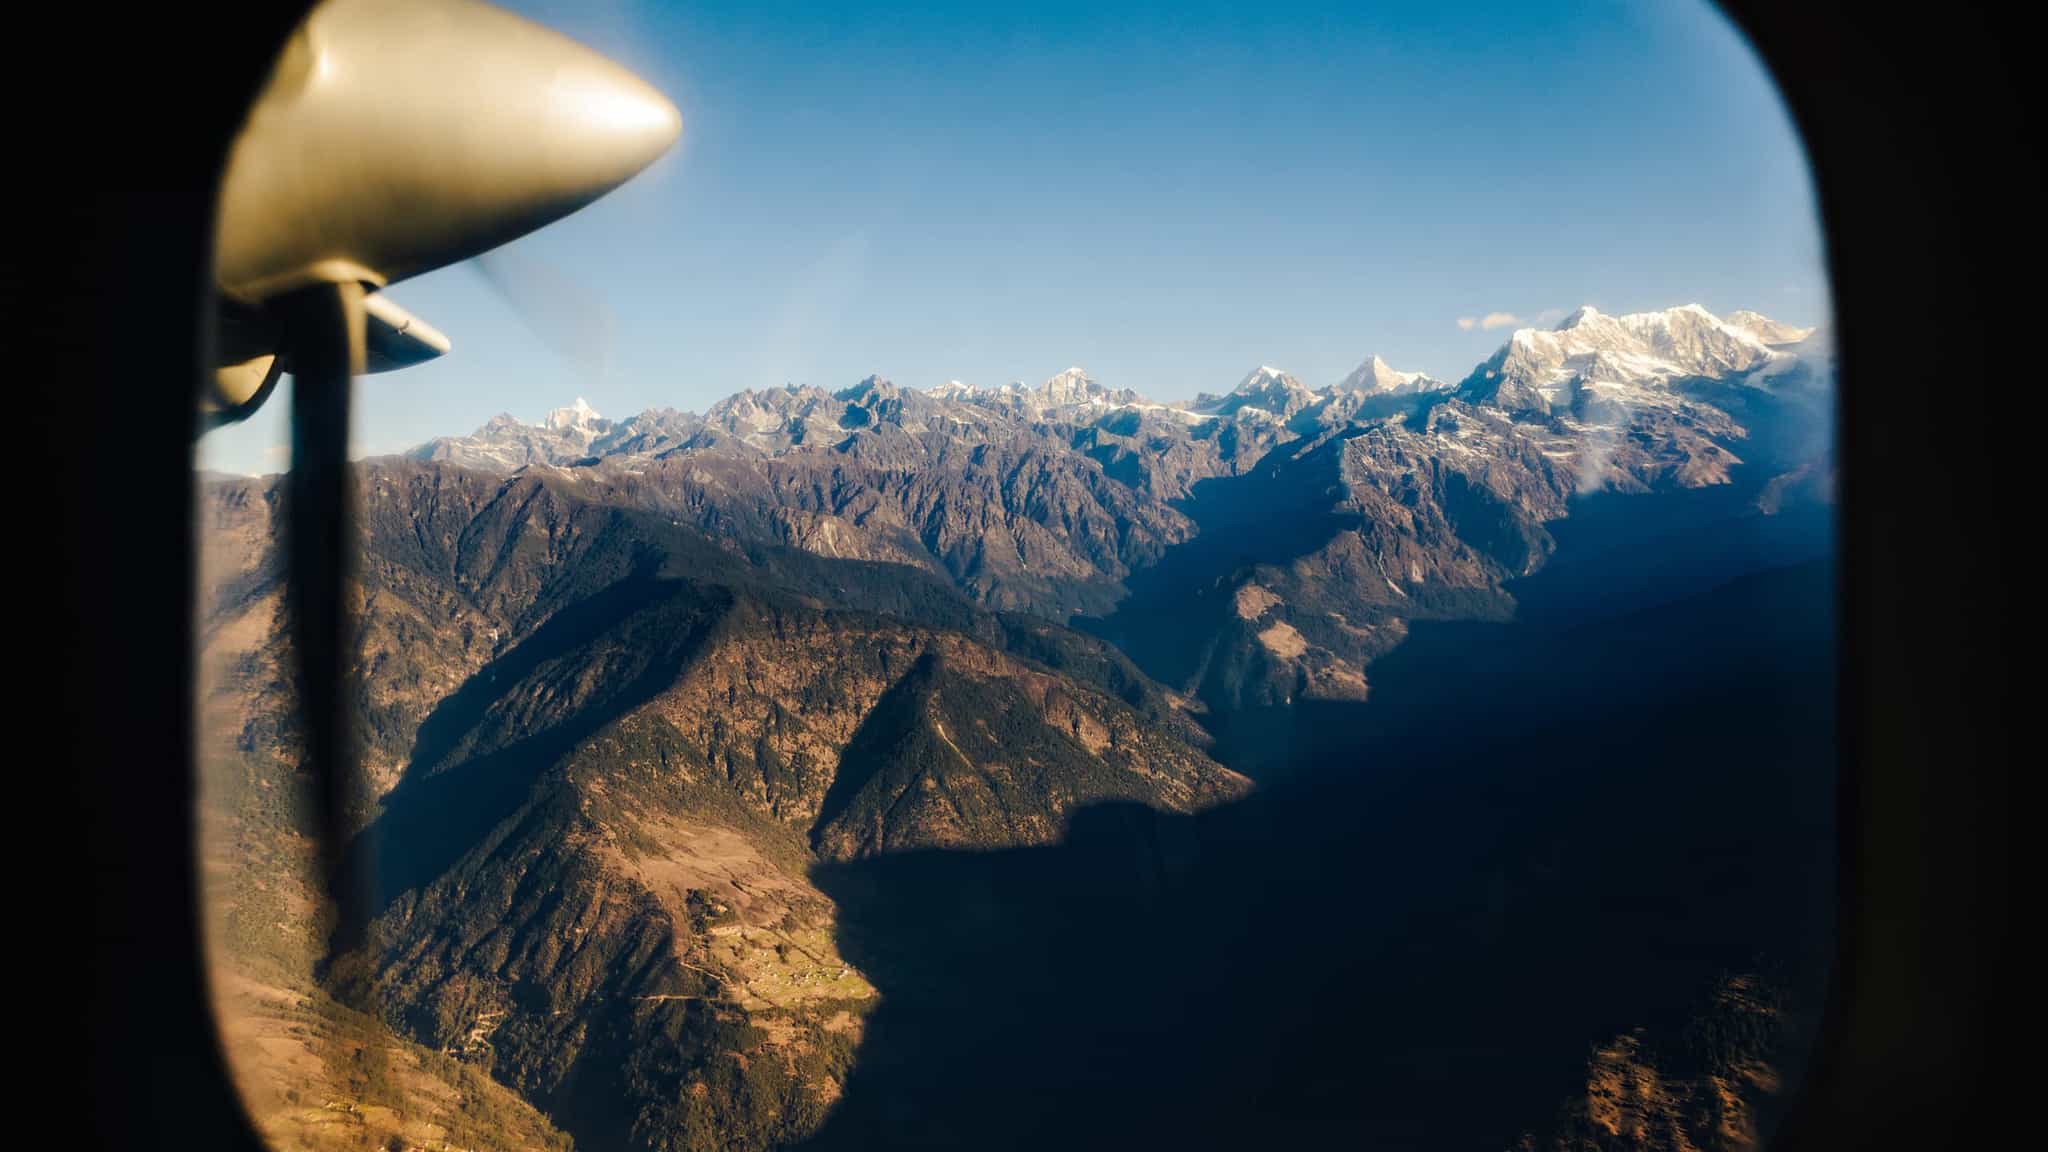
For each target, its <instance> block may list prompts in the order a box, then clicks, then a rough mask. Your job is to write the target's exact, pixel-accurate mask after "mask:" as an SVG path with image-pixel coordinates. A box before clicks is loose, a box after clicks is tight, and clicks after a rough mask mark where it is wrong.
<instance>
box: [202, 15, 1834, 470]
mask: <svg viewBox="0 0 2048 1152" xmlns="http://www.w3.org/2000/svg"><path fill="white" fill-rule="evenodd" d="M508 6H509V7H512V8H514V9H515V10H517V11H520V12H523V13H525V14H527V15H529V16H531V17H533V18H534V19H537V20H539V21H541V22H542V23H545V24H548V25H549V26H551V27H553V28H556V29H557V30H559V31H562V32H564V33H566V34H568V35H570V36H572V37H574V38H576V39H578V40H581V41H583V42H584V43H587V44H589V45H591V46H593V47H595V48H598V49H599V50H601V51H603V52H605V53H606V54H607V55H610V56H612V57H613V58H615V59H617V60H619V61H621V62H623V63H625V64H627V65H628V66H630V67H632V68H633V69H635V70H636V71H638V72H640V73H641V74H642V75H643V76H645V77H646V78H648V79H649V80H650V81H652V82H654V83H655V84H656V85H657V86H658V87H660V88H661V89H662V90H663V91H665V92H667V93H668V94H669V95H670V97H671V98H672V99H674V100H675V102H676V104H677V105H678V107H680V108H681V109H682V113H683V141H682V143H681V144H680V145H679V146H678V147H677V148H676V149H675V150H674V151H673V152H671V153H670V154H669V155H668V156H667V157H665V158H663V159H662V160H661V161H660V162H658V163H657V164H656V165H655V167H653V168H651V169H649V170H648V171H647V172H646V173H643V174H642V175H641V176H640V177H639V178H637V179H636V180H635V181H634V182H632V183H631V184H628V185H627V186H626V187H624V188H622V189H620V190H619V191H617V192H615V193H613V194H612V195H611V196H609V197H607V198H606V199H604V200H601V201H599V202H598V203H597V204H595V205H592V206H591V207H589V208H587V209H585V210H584V211H583V212H581V213H579V214H577V215H575V216H572V217H570V218H568V219H566V220H563V221H561V222H559V223H557V224H555V225H552V226H550V227H549V228H547V229H544V230H542V231H541V232H539V233H536V234H534V235H532V236H529V237H527V238H525V239H523V240H521V241H518V242H516V243H515V244H513V245H511V246H508V247H507V248H506V249H504V250H502V254H501V256H500V258H499V261H498V270H499V273H500V274H499V276H498V278H497V279H498V281H499V283H500V284H501V285H509V286H510V288H511V290H512V292H513V293H515V294H517V295H519V296H521V297H523V298H525V299H526V300H527V302H528V308H527V310H528V311H529V312H537V313H538V314H540V315H543V316H547V317H552V319H550V320H547V321H546V322H544V323H543V324H541V325H536V326H529V324H528V323H527V322H525V321H522V320H521V318H520V312H519V311H518V310H516V309H515V308H514V307H512V305H511V304H510V303H509V302H508V300H507V298H506V292H505V290H504V289H503V288H501V287H498V286H494V284H493V283H492V281H491V280H488V279H486V278H485V277H484V276H482V275H480V274H479V273H478V271H477V270H476V269H475V268H473V267H470V266H467V265H465V266H459V267H455V268H450V269H445V270H442V271H440V272H436V273H433V274H430V275H428V276H425V277H421V278H420V279H418V280H414V281H408V282H405V283H401V284H398V285H395V286H394V287H393V288H392V289H391V295H392V297H393V298H394V299H396V300H397V301H399V302H400V303H402V304H404V305H405V306H407V307H408V308H410V309H412V310H413V311H414V312H416V313H418V314H419V315H420V316H422V317H424V318H425V319H427V320H428V321H429V322H431V323H433V324H434V325H435V326H437V327H439V328H440V329H441V330H442V331H444V332H446V333H447V334H448V335H449V336H450V337H451V339H452V340H453V341H454V345H455V348H454V351H453V352H452V353H451V354H450V355H449V356H447V357H445V358H443V359H442V360H440V361H437V362H435V363H432V364H428V365H424V366H422V367H419V368H414V369H410V370H408V371H405V372H402V373H394V374H390V375H384V376H377V377H371V378H368V379H366V380H365V381H364V382H363V384H362V385H361V387H360V389H359V392H358V395H359V397H360V399H359V401H358V417H357V428H356V441H357V450H358V451H359V452H362V453H377V452H389V451H396V450H399V449H402V448H404V447H406V446H409V445H411V444H414V443H418V442H420V441H422V440H425V439H427V438H429V437H431V436H435V435H442V434H451V433H460V432H466V431H468V430H470V429H472V428H474V427H476V426H477V425H479V424H481V423H483V422H484V421H485V420H487V419H488V418H490V417H491V416H492V415H494V414H496V413H498V412H510V413H512V414H513V415H515V416H519V417H521V418H523V419H529V420H531V419H536V418H538V417H539V416H540V415H541V414H542V413H543V412H545V411H546V410H547V409H549V408H551V407H555V406H557V405H561V404H566V403H568V402H570V401H571V400H573V399H574V398H575V397H576V396H579V395H581V396H586V397H588V398H589V400H590V401H591V403H592V404H594V405H595V406H596V407H597V408H598V409H599V410H600V411H602V412H604V413H606V414H607V415H617V416H624V415H628V414H630V413H632V412H636V411H639V410H641V409H643V408H647V407H651V406H672V407H677V408H686V409H695V410H699V411H701V410H702V409H703V408H704V407H705V406H707V405H709V404H710V403H712V402H713V401H715V400H717V399H718V398H720V397H722V396H725V395H727V394H729V393H731V392H734V391H736V390H738V389H740V388H746V387H755V388H759V387H769V386H775V385H780V384H783V383H798V384H815V385H818V386H821V387H826V388H832V389H837V388H840V387H844V386H846V385H848V384H851V383H853V382H854V381H856V380H858V379H860V378H861V377H862V376H864V375H866V374H868V373H870V372H880V373H882V374H883V375H885V376H888V377H890V378H891V379H893V380H895V381H897V382H898V383H901V384H906V385H914V386H919V387H924V386H929V385H932V384H937V383H940V382H942V381H944V380H947V379H951V378H958V379H962V380H965V381H967V382H969V383H972V384H980V385H988V386H993V385H998V384H1001V383H1003V382H1005V381H1008V380H1012V379H1021V380H1026V381H1030V382H1036V381H1038V380H1041V379H1043V378H1045V377H1047V376H1049V375H1052V374H1053V373H1055V372H1057V371H1059V370H1061V369H1063V368H1065V367H1067V366H1068V365H1070V364H1079V365H1082V366H1084V367H1086V368H1087V369H1088V370H1089V371H1090V372H1091V373H1092V374H1093V375H1095V376H1096V377H1097V378H1098V379H1100V380H1102V381H1104V382H1105V383H1108V384H1112V385H1115V386H1129V387H1135V388H1137V389H1139V390H1140V391H1143V392H1146V393H1148V394H1150V395H1153V396H1155V397H1157V398H1160V399H1175V398H1182V397H1187V396H1192V395H1193V394H1194V393H1196V392H1198V391H1221V390H1224V389H1227V388H1229V387H1230V386H1231V385H1233V384H1234V383H1235V382H1236V381H1237V379H1238V378H1239V377H1241V376H1242V375H1243V374H1244V373H1245V372H1246V371H1248V370H1249V369H1250V368H1252V367H1254V366H1256V365H1259V364H1274V365H1278V366H1280V367H1283V368H1285V369H1287V370H1288V371H1291V372H1293V373H1294V374H1296V375H1297V376H1299V377H1301V378H1302V379H1303V380H1304V381H1306V382H1308V383H1309V384H1310V385H1312V386H1320V385H1323V384H1327V383H1331V382H1333V381H1335V380H1337V379H1339V378H1341V377H1342V376H1343V375H1344V374H1345V373H1346V372H1348V371H1349V370H1350V369H1351V368H1352V367H1354V366H1355V365H1356V364H1357V363H1358V362H1359V361H1360V360H1361V359H1363V358H1364V357H1365V356H1366V355H1367V354H1371V353H1377V354H1378V355H1380V356H1382V357H1383V358H1385V359H1386V360H1387V361H1388V362H1389V363H1391V364H1393V365H1394V366H1395V367H1397V368H1402V369H1418V368H1419V369H1424V370H1427V371H1429V372H1431V373H1433V374H1435V375H1438V376H1443V377H1450V378H1456V377H1459V376H1462V375H1463V374H1464V373H1465V372H1466V371H1467V370H1468V369H1469V368H1470V367H1471V366H1472V365H1473V364H1474V363H1476V362H1477V361H1479V360H1480V359H1482V358H1484V357H1485V356H1486V355H1487V354H1488V353H1489V352H1490V351H1491V350H1492V349H1493V348H1495V347H1497V346H1498V345H1499V343H1500V342H1501V340H1502V339H1503V338H1505V336H1506V335H1507V332H1508V330H1509V328H1510V327H1512V326H1513V324H1512V323H1501V324H1497V326H1496V327H1494V328H1490V329H1489V328H1486V327H1483V326H1482V325H1481V324H1480V323H1478V322H1477V321H1479V320H1480V319H1481V318H1484V317H1487V316H1488V315H1490V314H1498V315H1512V316H1515V317H1517V318H1518V319H1519V321H1520V322H1521V323H1524V324H1526V323H1531V322H1538V321H1545V322H1547V321H1548V320H1549V319H1551V318H1553V317H1554V316H1556V315H1561V314H1562V312H1563V311H1565V310H1569V309H1571V308H1573V307H1576V306H1577V305H1579V304H1582V303H1592V304H1595V305H1597V306H1599V307H1600V308H1601V309H1603V310H1605V311H1611V312H1621V311H1631V310H1639V309H1645V308H1659V307H1667V306H1670V305H1675V304H1683V303H1688V302H1695V301H1696V302H1698V303H1701V304H1704V305H1706V306H1707V307H1708V308H1710V309H1713V310H1715V311H1729V310H1733V309H1736V308H1753V309H1756V310H1758V311H1762V312H1764V313H1767V314H1769V315H1772V316H1775V317H1778V318H1780V319H1784V320H1789V321H1793V322H1796V323H1801V324H1812V323H1820V322H1824V321H1826V320H1827V318H1828V302H1827V287H1826V282H1825V276H1824V273H1823V270H1822V253H1821V237H1820V232H1819V227H1818V224H1817V222H1816V220H1815V217H1814V213H1813V202H1812V190H1811V185H1810V179H1809V176H1808V173H1807V170H1806V165H1805V160H1804V157H1803V154H1802V152H1801V149H1800V146H1799V144H1798V142H1797V139H1796V137H1795V135H1794V134H1793V131H1792V128H1791V126H1790V123H1789V121H1788V120H1787V118H1786V116H1785V113H1784V111H1783V108H1782V106H1781V104H1780V102H1779V100H1778V97H1777V95H1776V92H1775V91H1774V90H1773V88H1772V87H1771V85H1770V82H1769V80H1768V79H1767V77H1766V75H1765V73H1764V72H1763V70H1762V68H1761V66H1760V65H1759V64H1758V63H1757V61H1756V59H1755V57H1754V56H1753V54H1752V53H1751V52H1750V51H1749V49H1748V47H1747V45H1746V44H1744V43H1743V42H1742V40H1741V39H1740V37H1739V36H1738V34H1737V33H1735V31H1734V30H1733V29H1732V28H1731V27H1730V26H1729V25H1728V24H1727V23H1726V22H1725V21H1724V20H1723V19H1722V18H1721V17H1720V15H1719V14H1718V13H1717V12H1715V11H1714V10H1712V9H1711V8H1709V7H1707V6H1706V5H1705V4H1703V3H1698V2H1696V0H1639V2H1635V3H1620V2H1613V0H1584V2H1568V3H1555V4H1521V3H1502V4H1458V3H1452V2H1446V3H1436V4H1432V3H1419V4H1407V3H1401V4H1374V5H1304V4H1289V3H1285V2H1271V3H1265V4H1244V5H1221V4H1216V5H1195V6H1179V5H1176V6H1171V7H1167V6H1158V7H1152V6H1146V5H1118V6H1112V5H1104V6H1101V7H1099V8H1098V7H1097V6H1094V5H1041V4H1030V3H1013V4H1004V5H983V4H971V5H962V6H957V7H949V6H944V5H916V6H910V5H904V6H895V5H888V4H884V5H864V6H859V7H854V6H843V7H842V6H832V5H824V4H790V5H785V4H775V3H730V4H728V3H718V4H655V3H640V2H632V0H611V2H584V3H554V2H536V3H519V4H511V5H508ZM1461 318H1463V319H1465V320H1466V321H1468V322H1469V323H1468V324H1467V325H1466V326H1461V325H1460V323H1459V321H1460V319H1461ZM285 400H286V397H285V396H284V395H282V394H280V395H279V396H278V397H277V398H276V401H274V402H273V403H272V404H271V405H269V406H268V408H267V409H266V411H265V412H263V413H261V414H259V416H258V418H257V419H255V420H252V421H251V422H250V423H249V424H248V425H246V426H243V427H240V428H235V429H229V430H226V431H223V432H216V433H213V434H211V435H209V436H208V437H207V438H206V439H205V440H204V441H203V442H202V450H203V459H204V463H205V464H206V465H207V466H209V467H215V468H221V469H225V470H229V471H271V470H275V469H276V468H277V467H279V466H280V464H281V450H280V449H279V448H278V445H280V444H281V443H282V441H283V433H282V418H283V414H284V411H285V404H284V403H283V401H285Z"/></svg>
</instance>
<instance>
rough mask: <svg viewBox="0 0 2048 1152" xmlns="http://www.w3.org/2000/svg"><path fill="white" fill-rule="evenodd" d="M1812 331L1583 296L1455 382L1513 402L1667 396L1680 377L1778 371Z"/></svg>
mask: <svg viewBox="0 0 2048 1152" xmlns="http://www.w3.org/2000/svg"><path fill="white" fill-rule="evenodd" d="M1813 334H1814V332H1813V330H1812V329H1807V328H1795V327H1793V326H1791V325H1786V324H1779V323H1777V322H1776V321H1773V320H1771V319H1769V318H1768V317H1764V316H1761V315H1758V314H1757V313H1754V312H1738V313H1733V314H1731V316H1730V318H1728V319H1723V318H1721V317H1718V316H1715V315H1714V314H1713V313H1711V312H1709V311H1707V310H1706V309H1705V308H1702V307H1700V306H1699V305H1698V304H1686V305H1682V306H1680V307H1677V308H1668V309H1665V310H1663V311H1661V312H1636V313H1631V314H1629V315H1626V316H1610V315H1607V314H1606V313H1603V312H1601V311H1600V310H1599V309H1597V308H1594V307H1593V306H1591V305H1586V306H1584V307H1582V308H1580V309H1578V310H1577V311H1575V312H1573V313H1572V314H1571V315H1569V316H1567V317H1565V319H1564V320H1563V321H1562V322H1561V323H1559V324H1558V325H1557V327H1555V328H1551V329H1548V330H1545V329H1539V328H1520V329H1517V330H1516V331H1515V333H1514V334H1513V335H1512V336H1510V337H1508V341H1507V343H1506V344H1504V345H1502V346H1501V348H1500V350H1499V351H1498V352H1495V353H1494V354H1493V356H1491V357H1490V358H1488V359H1487V360H1486V361H1485V362H1484V363H1482V364H1481V365H1480V366H1479V367H1478V368H1476V369H1474V370H1473V373H1472V375H1471V376H1469V377H1467V378H1466V381H1465V383H1464V384H1463V385H1462V386H1461V389H1460V390H1461V393H1462V394H1463V395H1465V396H1467V397H1468V398H1470V399H1474V400H1477V401H1480V402H1482V403H1489V404H1494V405H1496V406H1499V407H1501V408H1504V409H1507V410H1509V411H1517V412H1519V411H1542V410H1549V411H1552V412H1556V411H1562V410H1564V409H1567V408H1572V407H1583V406H1584V405H1585V404H1586V403H1587V402H1589V401H1594V402H1598V401H1609V402H1615V403H1623V404H1631V405H1634V404H1644V403H1652V404H1657V403H1664V402H1665V399H1666V396H1667V394H1668V392H1669V390H1670V388H1671V386H1672V385H1674V384H1677V383H1679V382H1682V381H1686V380H1700V379H1711V380H1726V381H1734V382H1738V383H1749V384H1757V385H1762V384H1763V383H1765V382H1766V381H1769V380H1771V379H1773V378H1775V377H1778V376H1782V375H1784V374H1785V373H1787V372H1788V371H1789V370H1790V369H1792V368H1793V367H1794V366H1795V365H1796V364H1798V362H1799V360H1800V353H1799V352H1798V350H1797V347H1798V346H1799V345H1800V343H1801V342H1803V341H1805V340H1807V339H1808V338H1809V337H1811V336H1812V335H1813Z"/></svg>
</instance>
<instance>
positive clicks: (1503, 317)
mask: <svg viewBox="0 0 2048 1152" xmlns="http://www.w3.org/2000/svg"><path fill="white" fill-rule="evenodd" d="M1521 322H1522V318H1521V317H1520V316H1517V315H1515V314H1514V313H1513V312H1488V313H1487V314H1486V315H1484V316H1460V317H1458V329H1459V330H1460V331H1462V332H1470V331H1471V330H1473V329H1474V328H1482V329H1485V330H1486V331H1488V332H1491V331H1493V330H1494V329H1495V328H1506V327H1508V326H1509V325H1511V324H1519V323H1521Z"/></svg>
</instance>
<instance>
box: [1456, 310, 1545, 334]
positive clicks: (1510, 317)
mask: <svg viewBox="0 0 2048 1152" xmlns="http://www.w3.org/2000/svg"><path fill="white" fill-rule="evenodd" d="M1564 316H1565V313H1564V309H1562V308H1545V309H1544V310H1543V311H1541V312H1538V313H1536V314H1535V315H1534V316H1520V315H1517V314H1516V313H1513V312H1488V313H1487V314H1486V315H1484V316H1460V317H1458V330H1459V331H1461V332H1470V331H1472V330H1473V329H1475V328H1477V329H1480V330H1482V331H1486V332H1491V331H1493V330H1494V329H1496V328H1513V327H1515V326H1517V325H1531V324H1533V325H1535V326H1536V327H1538V328H1548V327H1550V326H1551V325H1552V324H1555V323H1557V322H1558V321H1559V320H1562V319H1564Z"/></svg>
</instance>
